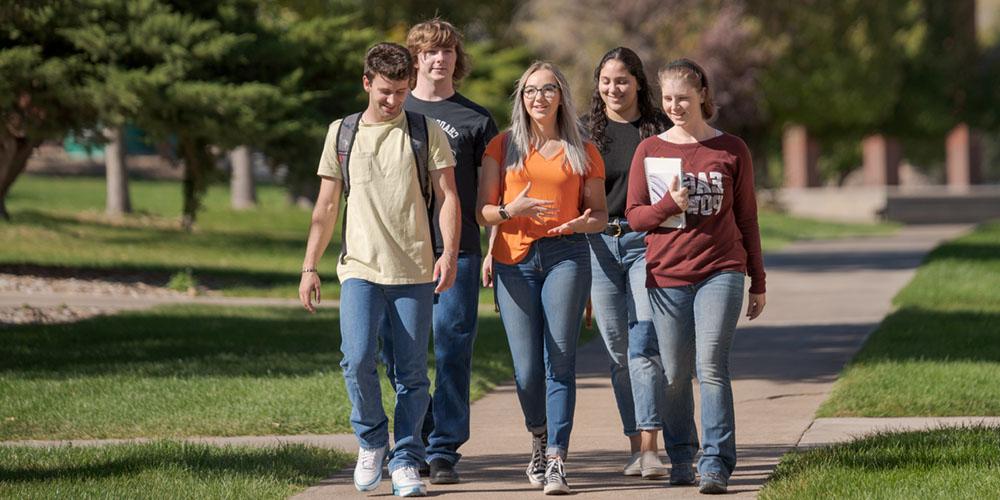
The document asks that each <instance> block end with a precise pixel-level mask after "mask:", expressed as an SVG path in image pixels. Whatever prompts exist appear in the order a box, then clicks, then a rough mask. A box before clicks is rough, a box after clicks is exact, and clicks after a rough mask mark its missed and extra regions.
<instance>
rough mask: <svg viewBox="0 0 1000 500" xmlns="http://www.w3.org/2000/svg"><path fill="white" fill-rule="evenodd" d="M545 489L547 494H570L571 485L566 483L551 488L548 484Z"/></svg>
mask: <svg viewBox="0 0 1000 500" xmlns="http://www.w3.org/2000/svg"><path fill="white" fill-rule="evenodd" d="M544 491H545V494H546V495H569V493H570V489H569V486H566V485H559V486H553V487H551V488H549V486H548V485H546V486H545V490H544Z"/></svg>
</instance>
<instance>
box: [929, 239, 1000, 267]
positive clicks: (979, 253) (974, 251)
mask: <svg viewBox="0 0 1000 500" xmlns="http://www.w3.org/2000/svg"><path fill="white" fill-rule="evenodd" d="M939 260H951V261H973V262H1000V244H997V243H988V242H976V241H959V242H950V243H946V244H944V245H942V246H940V247H938V248H936V249H935V250H934V251H933V252H931V253H930V255H928V256H927V261H926V262H927V263H931V262H934V261H939Z"/></svg>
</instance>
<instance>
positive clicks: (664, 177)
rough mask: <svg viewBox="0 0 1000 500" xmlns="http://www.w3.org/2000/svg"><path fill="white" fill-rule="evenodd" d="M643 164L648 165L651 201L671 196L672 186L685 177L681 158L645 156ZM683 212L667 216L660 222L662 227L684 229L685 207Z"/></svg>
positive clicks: (655, 201)
mask: <svg viewBox="0 0 1000 500" xmlns="http://www.w3.org/2000/svg"><path fill="white" fill-rule="evenodd" d="M643 164H644V165H645V167H646V185H647V186H649V203H650V204H656V203H657V202H659V201H660V200H662V199H663V197H664V196H670V191H671V186H673V185H674V182H677V183H678V184H680V181H681V179H683V178H684V172H683V170H682V169H681V159H680V158H651V157H650V158H644V159H643ZM684 208H686V207H681V209H682V211H681V213H679V214H677V215H673V216H671V217H667V219H666V220H664V221H663V222H661V223H660V227H671V228H677V229H682V228H684V227H685V225H686V220H685V217H684V212H683V209H684Z"/></svg>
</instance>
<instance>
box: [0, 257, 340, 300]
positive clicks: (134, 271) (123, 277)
mask: <svg viewBox="0 0 1000 500" xmlns="http://www.w3.org/2000/svg"><path fill="white" fill-rule="evenodd" d="M330 252H336V253H340V250H339V249H337V248H335V247H332V246H331V247H330V249H329V250H327V253H330ZM188 269H190V270H191V273H192V274H193V275H194V277H195V279H197V280H198V284H199V285H201V286H205V287H208V288H209V289H211V290H225V289H227V288H234V287H251V288H270V287H277V286H294V287H298V282H299V273H298V272H294V271H293V272H288V273H284V272H271V271H252V270H247V269H225V268H219V267H211V266H197V265H193V266H164V265H155V264H154V265H149V264H135V265H129V264H121V265H116V266H114V267H96V266H49V265H37V264H0V273H10V274H17V275H22V276H41V277H46V278H64V279H66V278H75V279H93V280H101V281H109V282H112V283H122V284H135V283H145V284H147V285H152V286H160V287H165V286H167V283H169V282H170V278H171V277H172V276H174V275H175V274H177V273H179V272H186V271H187V270H188ZM324 278H326V279H327V280H328V281H329V282H330V283H331V284H332V283H336V275H335V274H332V273H331V275H330V276H329V277H328V278H327V277H325V276H324ZM324 286H325V285H324Z"/></svg>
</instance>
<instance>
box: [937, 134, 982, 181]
mask: <svg viewBox="0 0 1000 500" xmlns="http://www.w3.org/2000/svg"><path fill="white" fill-rule="evenodd" d="M981 146H982V145H981V143H980V140H979V136H978V134H976V132H975V131H974V130H972V129H971V128H969V126H968V125H967V124H965V123H959V124H958V125H956V126H955V128H953V129H951V132H948V137H947V139H945V151H946V154H947V159H946V160H945V174H946V176H947V179H948V186H950V187H966V186H971V185H973V184H978V183H979V182H981V181H982V175H981V170H980V168H981V164H982V147H981Z"/></svg>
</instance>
